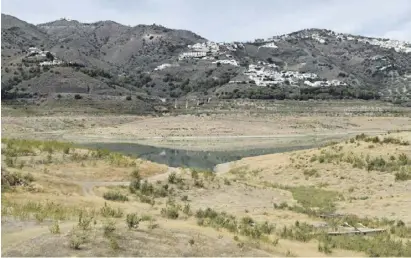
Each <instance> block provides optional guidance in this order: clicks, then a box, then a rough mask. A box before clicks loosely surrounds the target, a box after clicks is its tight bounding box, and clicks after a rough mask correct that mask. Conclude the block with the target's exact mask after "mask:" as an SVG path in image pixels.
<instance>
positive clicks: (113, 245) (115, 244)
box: [109, 236, 120, 251]
mask: <svg viewBox="0 0 411 258" xmlns="http://www.w3.org/2000/svg"><path fill="white" fill-rule="evenodd" d="M109 241H110V248H111V249H113V250H114V251H117V250H119V249H120V245H119V244H118V241H117V239H115V238H114V237H113V236H111V237H110V240H109Z"/></svg>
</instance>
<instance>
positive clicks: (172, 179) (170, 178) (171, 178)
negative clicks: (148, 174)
mask: <svg viewBox="0 0 411 258" xmlns="http://www.w3.org/2000/svg"><path fill="white" fill-rule="evenodd" d="M168 182H169V183H170V184H175V183H177V174H176V173H175V172H172V173H171V174H170V175H168Z"/></svg>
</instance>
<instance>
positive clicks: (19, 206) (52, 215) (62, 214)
mask: <svg viewBox="0 0 411 258" xmlns="http://www.w3.org/2000/svg"><path fill="white" fill-rule="evenodd" d="M1 211H2V216H11V217H16V218H19V219H21V220H29V219H33V218H35V219H37V220H38V221H40V222H41V221H43V220H44V219H52V220H67V219H71V218H75V217H78V216H79V214H81V213H84V214H94V213H95V211H94V210H93V209H86V208H84V207H68V206H64V205H62V204H59V203H55V202H51V201H43V202H34V201H27V202H23V203H20V202H14V201H12V200H9V199H5V198H3V199H2V206H1Z"/></svg>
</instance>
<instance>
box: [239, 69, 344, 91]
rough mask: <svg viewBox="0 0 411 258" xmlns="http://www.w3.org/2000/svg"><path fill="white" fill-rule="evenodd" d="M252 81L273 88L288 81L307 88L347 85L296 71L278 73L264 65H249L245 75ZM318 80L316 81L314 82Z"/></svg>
mask: <svg viewBox="0 0 411 258" xmlns="http://www.w3.org/2000/svg"><path fill="white" fill-rule="evenodd" d="M244 74H245V75H247V76H248V78H249V79H250V80H253V81H254V82H255V84H256V85H257V86H272V85H279V84H284V83H286V81H288V83H289V84H290V85H296V84H299V83H300V82H303V83H304V84H305V85H307V86H312V87H320V86H323V87H324V86H339V85H346V84H345V83H343V82H340V81H338V80H332V81H324V80H319V78H318V76H317V75H316V74H314V73H300V72H296V71H281V72H280V71H277V70H276V69H275V67H268V66H262V65H253V64H251V65H249V67H248V70H247V71H246V72H245V73H244ZM313 80H316V81H313Z"/></svg>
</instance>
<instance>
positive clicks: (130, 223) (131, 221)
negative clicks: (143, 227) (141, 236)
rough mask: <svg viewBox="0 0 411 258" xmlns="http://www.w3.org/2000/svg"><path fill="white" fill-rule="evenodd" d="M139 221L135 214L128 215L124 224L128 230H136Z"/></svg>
mask: <svg viewBox="0 0 411 258" xmlns="http://www.w3.org/2000/svg"><path fill="white" fill-rule="evenodd" d="M140 221H141V219H140V218H138V216H137V213H129V214H127V216H126V224H127V227H128V228H129V229H132V228H138V224H139V223H140Z"/></svg>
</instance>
